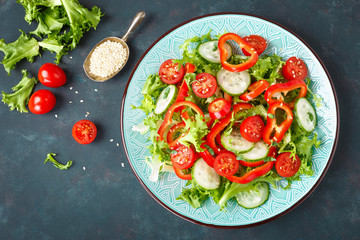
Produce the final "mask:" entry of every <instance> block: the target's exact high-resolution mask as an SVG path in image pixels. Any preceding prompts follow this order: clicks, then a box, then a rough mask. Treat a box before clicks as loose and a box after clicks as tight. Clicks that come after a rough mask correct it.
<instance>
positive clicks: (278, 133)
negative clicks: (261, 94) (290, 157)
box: [263, 102, 293, 145]
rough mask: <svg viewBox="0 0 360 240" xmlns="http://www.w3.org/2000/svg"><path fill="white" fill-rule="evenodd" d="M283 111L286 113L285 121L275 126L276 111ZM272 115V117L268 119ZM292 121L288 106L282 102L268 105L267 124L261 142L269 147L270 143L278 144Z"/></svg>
mask: <svg viewBox="0 0 360 240" xmlns="http://www.w3.org/2000/svg"><path fill="white" fill-rule="evenodd" d="M278 108H279V109H283V110H284V111H285V113H286V119H285V120H284V121H283V122H282V123H281V124H280V125H277V123H276V118H275V111H276V109H278ZM269 115H272V116H273V117H270V116H269ZM292 121H293V113H292V111H291V109H290V108H289V106H288V105H287V104H286V103H283V102H274V103H272V104H270V106H269V109H268V116H267V123H266V126H265V128H264V132H263V140H264V142H266V143H267V144H269V145H271V141H275V142H277V143H279V142H280V141H281V140H282V139H283V137H284V134H285V133H286V131H287V130H288V129H289V128H290V126H291V123H292Z"/></svg>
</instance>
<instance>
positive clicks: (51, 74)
mask: <svg viewBox="0 0 360 240" xmlns="http://www.w3.org/2000/svg"><path fill="white" fill-rule="evenodd" d="M38 78H39V80H40V82H41V83H42V84H43V85H44V86H47V87H51V88H57V87H61V86H62V85H64V84H65V83H66V75H65V72H64V71H63V70H62V69H61V68H60V67H59V66H58V65H56V64H53V63H45V64H44V65H42V66H41V67H40V69H39V73H38Z"/></svg>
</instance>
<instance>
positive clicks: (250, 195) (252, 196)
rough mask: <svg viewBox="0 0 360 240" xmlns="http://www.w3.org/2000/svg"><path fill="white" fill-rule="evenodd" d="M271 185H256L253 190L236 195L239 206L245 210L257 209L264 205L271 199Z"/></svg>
mask: <svg viewBox="0 0 360 240" xmlns="http://www.w3.org/2000/svg"><path fill="white" fill-rule="evenodd" d="M269 192H270V191H269V185H268V184H267V183H264V182H262V183H260V184H256V185H255V186H254V188H253V189H248V190H245V191H241V192H239V193H238V194H236V195H235V197H236V201H237V202H238V204H239V205H240V206H242V207H244V208H256V207H259V206H260V205H262V204H264V202H266V200H267V199H268V198H269Z"/></svg>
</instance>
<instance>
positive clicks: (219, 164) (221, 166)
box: [214, 151, 239, 177]
mask: <svg viewBox="0 0 360 240" xmlns="http://www.w3.org/2000/svg"><path fill="white" fill-rule="evenodd" d="M214 169H215V171H216V172H217V173H218V174H219V175H220V176H223V177H230V176H232V175H234V174H235V173H236V172H237V170H238V169H239V162H238V161H237V160H236V156H235V154H234V153H232V152H228V151H226V152H221V153H220V154H219V155H217V156H216V158H215V161H214Z"/></svg>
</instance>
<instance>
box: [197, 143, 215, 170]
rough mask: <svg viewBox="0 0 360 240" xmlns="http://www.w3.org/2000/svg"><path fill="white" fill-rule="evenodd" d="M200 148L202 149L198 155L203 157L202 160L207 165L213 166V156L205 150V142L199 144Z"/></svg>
mask: <svg viewBox="0 0 360 240" xmlns="http://www.w3.org/2000/svg"><path fill="white" fill-rule="evenodd" d="M201 148H202V149H204V151H202V152H199V154H200V156H201V157H202V158H203V159H204V161H205V162H206V163H207V165H209V166H210V167H212V168H213V167H214V161H215V158H214V157H213V155H211V153H210V152H209V151H208V150H207V148H206V147H205V143H203V144H201Z"/></svg>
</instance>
